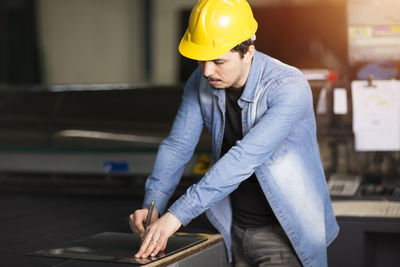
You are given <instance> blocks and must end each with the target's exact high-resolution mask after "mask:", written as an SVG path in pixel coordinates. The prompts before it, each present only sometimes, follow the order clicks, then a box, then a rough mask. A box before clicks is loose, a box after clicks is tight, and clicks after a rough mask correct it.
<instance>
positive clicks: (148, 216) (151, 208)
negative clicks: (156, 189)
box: [144, 200, 156, 229]
mask: <svg viewBox="0 0 400 267" xmlns="http://www.w3.org/2000/svg"><path fill="white" fill-rule="evenodd" d="M154 204H156V202H155V201H154V200H152V201H151V203H150V207H149V212H148V213H147V218H146V223H145V225H144V229H147V226H149V224H150V221H151V215H152V214H153V209H154Z"/></svg>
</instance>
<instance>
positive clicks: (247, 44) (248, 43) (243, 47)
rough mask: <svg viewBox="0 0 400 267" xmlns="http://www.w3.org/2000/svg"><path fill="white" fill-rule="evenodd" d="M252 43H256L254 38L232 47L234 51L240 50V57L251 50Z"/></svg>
mask: <svg viewBox="0 0 400 267" xmlns="http://www.w3.org/2000/svg"><path fill="white" fill-rule="evenodd" d="M252 45H254V41H253V39H252V38H250V39H248V40H246V41H244V42H241V43H240V44H238V45H237V46H235V47H234V48H232V51H235V52H238V53H239V54H240V57H241V58H243V57H244V54H246V53H247V51H249V47H250V46H252Z"/></svg>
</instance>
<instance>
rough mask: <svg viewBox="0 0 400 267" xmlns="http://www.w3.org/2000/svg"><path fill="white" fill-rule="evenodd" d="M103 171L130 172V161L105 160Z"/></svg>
mask: <svg viewBox="0 0 400 267" xmlns="http://www.w3.org/2000/svg"><path fill="white" fill-rule="evenodd" d="M103 171H104V172H105V173H128V172H129V163H128V162H126V161H111V160H105V161H103Z"/></svg>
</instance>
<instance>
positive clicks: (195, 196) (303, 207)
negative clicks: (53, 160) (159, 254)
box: [144, 51, 339, 267]
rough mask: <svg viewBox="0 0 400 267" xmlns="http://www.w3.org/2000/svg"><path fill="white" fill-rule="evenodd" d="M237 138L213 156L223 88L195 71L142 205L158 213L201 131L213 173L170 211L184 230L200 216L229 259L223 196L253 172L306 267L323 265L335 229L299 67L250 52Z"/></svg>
mask: <svg viewBox="0 0 400 267" xmlns="http://www.w3.org/2000/svg"><path fill="white" fill-rule="evenodd" d="M238 104H239V106H240V107H241V108H242V128H243V139H242V140H239V141H237V143H236V145H235V146H233V147H232V148H231V149H230V150H229V151H228V152H227V153H226V154H225V155H224V156H223V157H222V158H219V154H220V149H221V144H222V139H223V136H224V125H225V115H224V114H225V91H224V90H218V89H215V88H213V87H211V86H210V85H209V83H208V82H207V79H205V78H204V77H203V75H202V72H201V70H200V69H199V68H197V69H196V70H195V71H194V72H193V74H192V75H191V77H190V78H189V80H188V82H187V83H186V85H185V89H184V93H183V96H182V103H181V106H180V108H179V110H178V113H177V115H176V118H175V121H174V123H173V126H172V130H171V132H170V134H169V136H168V137H167V138H166V139H165V140H164V141H163V142H162V143H161V145H160V147H159V150H158V153H157V158H156V162H155V166H154V169H153V172H152V174H151V175H150V176H149V177H148V179H147V181H146V196H145V200H144V206H148V205H149V204H150V202H151V200H155V201H156V209H157V210H158V211H159V212H160V213H163V212H164V211H165V209H166V205H167V202H168V200H169V199H170V197H171V196H172V194H173V192H174V190H175V188H176V186H177V184H178V183H179V180H180V178H181V176H182V173H183V169H184V166H185V164H186V163H187V162H188V161H189V160H190V158H191V156H192V155H193V152H194V149H195V147H196V145H197V143H198V140H199V137H200V134H201V132H202V129H203V127H204V126H205V127H206V128H207V130H208V131H209V132H210V133H211V135H212V149H213V161H214V164H213V166H212V168H211V169H210V170H209V171H208V172H207V173H206V174H205V175H204V177H203V178H202V179H201V180H200V181H199V182H198V183H197V184H194V185H192V186H191V187H190V188H189V189H188V190H187V191H186V193H185V194H184V195H182V196H181V197H180V198H179V199H178V200H177V201H175V202H174V203H173V204H172V205H171V207H169V209H168V210H169V211H170V212H171V213H172V214H174V215H175V216H176V217H177V218H178V219H179V221H180V222H181V223H182V224H183V225H186V224H188V223H189V222H190V221H191V220H192V219H193V218H195V217H196V216H198V215H200V214H201V213H203V212H206V215H207V217H208V219H209V220H210V222H211V223H212V224H213V225H214V226H215V228H216V229H217V230H218V231H219V232H220V233H221V234H222V236H223V237H224V241H225V244H226V247H227V251H228V257H229V260H231V259H232V255H231V237H230V229H231V224H232V209H231V205H230V201H229V194H230V193H231V192H232V191H233V190H235V189H236V188H237V187H238V186H239V184H240V182H242V181H243V180H245V179H247V178H248V177H250V176H251V175H252V174H253V173H255V174H256V176H257V179H258V181H259V183H260V185H261V188H262V189H263V192H264V194H265V196H266V198H267V199H268V202H269V203H270V206H271V208H272V209H273V211H274V213H275V215H276V217H277V218H278V220H279V222H280V224H281V226H282V228H283V229H284V231H285V232H286V234H287V236H288V238H289V240H290V241H291V243H292V245H293V248H294V249H295V251H296V253H297V255H298V257H299V258H300V260H301V262H302V264H303V265H304V266H315V267H322V266H327V251H326V247H327V246H328V244H329V243H330V242H332V241H333V239H334V238H335V237H336V235H337V233H338V231H339V228H338V225H337V223H336V219H335V217H334V214H333V210H332V205H331V200H330V197H329V194H328V191H327V186H326V180H325V176H324V171H323V167H322V164H321V159H320V154H319V149H318V143H317V140H316V125H315V117H314V111H313V104H312V93H311V90H310V87H309V84H308V82H307V80H306V79H305V78H304V76H303V75H302V74H301V72H300V71H299V70H297V69H296V68H293V67H291V66H288V65H286V64H283V63H282V62H280V61H278V60H276V59H273V58H271V57H269V56H267V55H265V54H263V53H260V52H258V51H256V52H255V55H254V58H253V62H252V66H251V69H250V74H249V77H248V79H247V82H246V85H245V88H244V91H243V94H242V95H241V97H240V99H239V100H238Z"/></svg>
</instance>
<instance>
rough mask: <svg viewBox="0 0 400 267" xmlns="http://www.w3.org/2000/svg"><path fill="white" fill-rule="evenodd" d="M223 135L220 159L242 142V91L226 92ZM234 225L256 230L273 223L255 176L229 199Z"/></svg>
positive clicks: (268, 207)
mask: <svg viewBox="0 0 400 267" xmlns="http://www.w3.org/2000/svg"><path fill="white" fill-rule="evenodd" d="M225 92H226V111H225V131H224V139H223V141H222V148H221V157H222V156H223V155H224V154H225V153H226V152H228V151H229V149H230V148H231V147H232V146H234V145H235V144H236V141H237V140H241V139H242V138H243V133H242V119H241V108H240V107H239V105H238V104H237V101H238V99H239V98H240V96H241V95H242V92H243V88H241V89H226V90H225ZM230 199H231V204H232V210H233V223H234V224H236V225H238V226H239V227H258V226H264V225H266V224H272V223H276V222H277V219H276V217H275V215H274V213H273V212H272V210H271V207H270V206H269V204H268V201H267V199H266V198H265V195H264V193H263V191H262V189H261V187H260V184H259V183H258V180H257V178H256V176H255V174H253V175H251V176H250V177H249V178H248V179H246V180H244V181H243V182H242V183H241V184H240V185H239V187H238V188H237V189H236V190H235V191H233V192H232V193H231V195H230Z"/></svg>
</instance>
